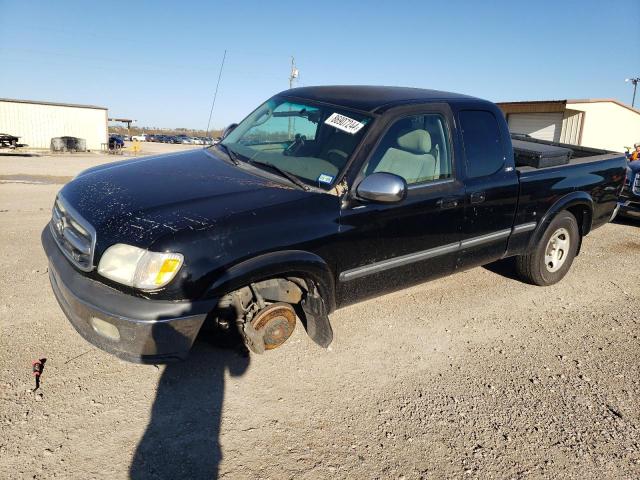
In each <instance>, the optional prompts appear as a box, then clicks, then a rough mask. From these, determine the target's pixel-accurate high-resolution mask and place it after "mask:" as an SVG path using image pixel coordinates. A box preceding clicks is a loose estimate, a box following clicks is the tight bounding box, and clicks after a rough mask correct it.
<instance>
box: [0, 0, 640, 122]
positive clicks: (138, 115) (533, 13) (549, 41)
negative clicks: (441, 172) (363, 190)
mask: <svg viewBox="0 0 640 480" xmlns="http://www.w3.org/2000/svg"><path fill="white" fill-rule="evenodd" d="M0 12H1V15H0V97H8V98H23V99H35V100H49V101H60V102H70V103H89V104H97V105H102V106H106V107H108V108H109V115H110V116H120V117H128V118H134V119H137V120H138V124H139V125H147V126H160V127H190V128H204V127H206V124H207V119H208V116H209V109H210V106H211V99H212V95H213V91H214V89H215V83H216V79H217V75H218V69H219V66H220V61H221V59H222V54H223V51H224V50H225V49H227V51H228V52H227V60H226V64H225V68H224V71H223V74H222V81H221V84H220V91H219V94H218V101H217V103H216V107H215V110H214V114H213V120H212V124H213V126H215V127H221V126H224V125H226V124H228V123H230V122H232V121H237V120H240V119H241V118H243V117H244V116H245V115H246V114H247V113H249V112H250V111H251V110H252V109H253V108H254V107H255V106H257V105H258V104H259V103H261V102H262V101H264V100H266V99H267V98H268V97H270V96H271V95H273V94H274V93H276V92H278V91H280V90H284V89H286V88H287V87H288V79H287V77H288V74H289V62H290V57H291V55H295V57H296V62H297V64H298V68H299V69H300V79H299V85H327V84H384V85H405V86H415V87H425V88H435V89H441V90H450V91H454V92H460V93H466V94H470V95H475V96H479V97H484V98H488V99H490V100H493V101H507V100H534V99H563V98H602V97H607V98H609V97H611V98H616V99H618V100H621V101H623V102H625V103H631V94H632V89H631V86H630V85H629V84H626V83H625V82H624V79H625V78H627V77H631V76H640V0H610V1H607V2H600V1H591V0H583V1H573V0H567V1H557V0H556V1H537V2H534V1H529V2H524V1H523V2H517V1H494V2H492V1H470V0H469V1H458V0H449V1H443V0H439V1H429V0H421V1H415V2H413V1H402V0H395V1H384V2H377V1H369V2H356V1H350V0H340V1H334V0H320V1H314V2H306V1H304V0H299V1H276V0H273V1H268V2H265V1H242V0H236V1H230V2H219V1H208V2H207V1H193V2H187V1H185V2H175V1H174V2H165V1H154V2H151V1H148V2H134V1H110V2H108V3H107V2H102V1H86V0H85V1H65V0H58V1H51V0H44V1H40V0H15V1H14V0H0Z"/></svg>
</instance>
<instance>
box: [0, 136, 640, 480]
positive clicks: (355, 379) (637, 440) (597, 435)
mask: <svg viewBox="0 0 640 480" xmlns="http://www.w3.org/2000/svg"><path fill="white" fill-rule="evenodd" d="M174 148H175V147H174ZM108 160H113V158H112V157H105V156H99V155H89V156H83V157H80V156H69V157H60V156H56V157H37V158H10V159H8V158H7V157H0V246H1V249H2V250H1V251H2V256H1V257H0V267H1V268H2V271H4V272H5V273H4V274H3V281H2V282H0V478H7V479H13V478H29V479H31V478H36V479H40V478H65V479H67V478H72V479H76V478H77V479H91V478H107V479H120V478H134V479H142V478H144V479H161V478H168V479H177V478H215V477H216V475H217V476H219V478H229V479H231V478H233V479H236V478H240V479H243V478H247V479H256V478H278V479H280V478H292V479H293V478H296V479H300V478H301V479H316V478H380V479H383V478H384V479H387V478H392V479H398V478H406V479H413V478H425V479H432V478H433V479H440V478H462V479H468V478H469V479H471V478H481V479H485V478H500V479H502V478H505V479H511V478H514V479H519V478H575V479H590V478H594V479H595V478H597V479H603V478H606V479H609V478H620V479H633V478H640V431H639V427H640V400H639V398H640V396H639V395H640V360H639V358H638V353H639V351H640V350H639V346H640V340H639V338H638V335H640V328H639V324H638V321H639V320H638V315H637V312H638V311H639V309H640V282H639V275H638V265H640V236H639V235H640V223H635V224H634V223H633V222H625V221H620V222H617V223H614V224H609V225H606V226H604V227H602V228H600V229H598V230H596V231H595V232H593V233H592V234H591V235H589V236H588V237H587V238H586V239H585V241H584V244H583V249H582V253H581V255H580V256H579V257H578V258H577V259H576V261H575V262H574V264H573V267H572V269H571V271H570V273H569V275H568V276H567V277H566V278H565V279H564V280H563V281H562V282H561V283H560V284H558V285H556V286H553V287H548V288H540V287H533V286H530V285H525V284H523V283H521V282H519V281H518V280H516V279H514V278H512V275H513V273H512V272H513V271H512V269H511V265H510V264H509V262H503V263H500V264H496V265H492V266H490V267H489V268H476V269H474V270H470V271H467V272H463V273H459V274H456V275H453V276H451V277H448V278H445V279H442V280H437V281H434V282H430V283H425V284H423V285H419V286H416V287H413V288H410V289H407V290H403V291H400V292H397V293H394V294H390V295H386V296H383V297H379V298H377V299H374V300H370V301H367V302H364V303H360V304H358V305H355V306H351V307H348V308H345V309H342V310H339V311H337V312H335V313H334V314H333V315H332V316H331V320H332V323H333V326H334V330H335V336H336V340H335V342H334V343H333V345H332V346H331V348H330V349H328V350H322V349H320V348H317V347H316V346H315V344H313V343H312V342H311V341H310V340H309V339H308V338H307V337H306V334H305V333H304V331H303V329H302V328H297V329H296V332H295V333H294V335H293V337H292V338H291V339H290V340H289V341H288V342H287V343H286V344H285V345H284V346H283V347H282V348H280V349H278V350H275V351H272V352H269V353H268V354H266V355H263V356H253V355H252V356H250V357H248V358H247V357H245V356H242V355H240V354H238V353H237V352H236V351H235V350H233V349H221V348H218V347H217V346H216V344H215V341H214V339H212V338H209V337H206V336H202V338H200V339H199V340H198V341H197V343H196V345H195V347H194V350H193V352H192V354H191V356H190V357H189V359H188V360H187V361H185V362H182V363H178V364H173V365H170V366H160V367H155V366H153V365H135V364H130V363H126V362H123V361H120V360H117V359H116V358H114V357H112V356H110V355H108V354H105V353H103V352H101V351H99V350H96V349H95V348H93V347H92V346H91V345H90V344H88V343H86V342H85V341H84V340H82V339H81V338H80V336H79V335H78V334H76V332H75V331H74V330H73V328H72V327H71V325H70V324H69V323H68V321H67V320H66V318H65V317H64V315H63V313H62V312H61V310H60V309H59V307H58V305H57V303H56V301H55V298H54V296H53V294H52V292H51V290H50V287H49V281H48V276H47V261H46V258H45V256H44V253H43V251H42V249H41V247H40V231H41V230H42V228H43V227H44V226H45V224H46V223H47V221H48V219H49V216H50V207H51V205H52V202H53V199H54V197H55V194H56V192H57V190H58V189H59V188H60V186H61V185H59V184H55V183H53V184H47V183H46V182H44V183H36V184H34V183H28V178H27V183H16V180H15V178H14V179H13V180H12V178H13V177H11V176H12V175H21V174H26V175H46V176H50V177H65V176H73V175H75V173H77V172H78V171H79V170H81V169H83V168H86V167H88V166H90V165H94V164H98V163H103V162H104V161H108ZM56 181H62V180H56ZM41 357H46V358H47V362H46V366H45V371H44V374H43V377H42V386H41V388H40V389H39V390H38V391H37V392H36V393H33V392H31V391H30V388H32V387H33V377H32V376H31V371H30V370H31V361H32V360H33V359H36V358H41Z"/></svg>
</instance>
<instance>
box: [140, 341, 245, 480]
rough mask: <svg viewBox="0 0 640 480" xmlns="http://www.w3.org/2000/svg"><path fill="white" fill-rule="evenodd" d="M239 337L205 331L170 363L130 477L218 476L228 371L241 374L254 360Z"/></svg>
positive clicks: (163, 377) (160, 383)
mask: <svg viewBox="0 0 640 480" xmlns="http://www.w3.org/2000/svg"><path fill="white" fill-rule="evenodd" d="M237 341H238V339H237V338H235V337H222V336H220V335H214V334H212V333H209V332H201V334H200V335H199V336H198V339H197V340H196V342H195V344H194V346H193V348H192V350H191V353H190V355H189V357H188V358H187V360H185V361H183V362H178V363H172V364H169V365H167V366H166V367H165V370H164V372H163V373H162V377H161V378H160V381H159V382H158V389H157V393H156V398H155V401H154V403H153V407H152V409H151V419H150V420H149V424H148V425H147V429H146V431H145V433H144V435H143V437H142V439H141V440H140V443H139V444H138V446H137V448H136V451H135V453H134V455H133V460H132V462H131V466H130V468H129V475H130V478H132V479H136V480H137V479H163V478H167V479H176V478H190V479H199V478H207V479H212V478H217V477H218V466H219V464H220V461H221V460H222V453H221V449H220V441H219V437H220V420H221V415H222V405H223V401H224V377H225V372H229V374H230V375H231V376H241V375H243V374H244V373H245V371H246V370H247V368H248V366H249V361H250V360H249V356H248V354H247V353H245V352H244V351H242V350H241V348H240V346H239V345H238V343H237Z"/></svg>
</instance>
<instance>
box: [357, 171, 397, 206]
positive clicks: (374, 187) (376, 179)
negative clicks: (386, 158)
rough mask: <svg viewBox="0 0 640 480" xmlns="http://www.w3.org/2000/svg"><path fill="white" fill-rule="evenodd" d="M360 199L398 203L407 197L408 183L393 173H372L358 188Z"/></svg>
mask: <svg viewBox="0 0 640 480" xmlns="http://www.w3.org/2000/svg"><path fill="white" fill-rule="evenodd" d="M356 193H357V195H358V197H359V198H362V199H364V200H369V201H371V202H377V203H397V202H400V201H402V200H404V198H405V197H406V196H407V182H406V181H405V179H404V178H402V177H400V176H398V175H395V174H393V173H386V172H378V173H372V174H371V175H369V176H368V177H365V178H364V180H362V181H361V182H360V184H359V185H358V187H357V188H356Z"/></svg>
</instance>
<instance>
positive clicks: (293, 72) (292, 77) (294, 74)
mask: <svg viewBox="0 0 640 480" xmlns="http://www.w3.org/2000/svg"><path fill="white" fill-rule="evenodd" d="M299 74H300V72H299V71H298V68H297V67H296V59H295V58H294V57H293V56H292V57H291V72H290V73H289V88H293V81H294V80H296V79H297V78H298V75H299ZM289 111H291V107H289ZM291 120H292V119H291V116H289V132H288V137H289V140H293V127H294V126H295V124H294V123H293V122H292V121H291Z"/></svg>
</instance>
